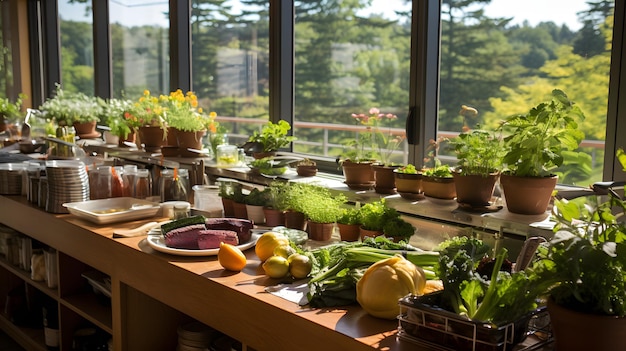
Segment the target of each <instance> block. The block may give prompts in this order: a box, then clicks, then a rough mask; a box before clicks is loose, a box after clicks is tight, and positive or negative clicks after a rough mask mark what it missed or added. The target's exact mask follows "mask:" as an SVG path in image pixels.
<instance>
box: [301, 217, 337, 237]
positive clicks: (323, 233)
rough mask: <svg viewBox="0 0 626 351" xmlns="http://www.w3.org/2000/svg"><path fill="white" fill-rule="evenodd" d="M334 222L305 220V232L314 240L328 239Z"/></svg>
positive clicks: (331, 234)
mask: <svg viewBox="0 0 626 351" xmlns="http://www.w3.org/2000/svg"><path fill="white" fill-rule="evenodd" d="M334 227H335V224H334V223H318V222H312V221H307V233H308V234H309V239H311V240H315V241H328V240H330V238H331V237H332V236H333V228H334Z"/></svg>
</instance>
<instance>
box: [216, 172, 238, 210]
mask: <svg viewBox="0 0 626 351" xmlns="http://www.w3.org/2000/svg"><path fill="white" fill-rule="evenodd" d="M241 192H242V185H241V183H239V182H236V181H233V180H230V179H222V180H220V181H219V190H218V195H219V196H220V198H221V199H222V206H223V207H224V217H235V207H234V204H235V200H234V198H235V194H236V193H237V194H239V193H241ZM237 196H239V195H237Z"/></svg>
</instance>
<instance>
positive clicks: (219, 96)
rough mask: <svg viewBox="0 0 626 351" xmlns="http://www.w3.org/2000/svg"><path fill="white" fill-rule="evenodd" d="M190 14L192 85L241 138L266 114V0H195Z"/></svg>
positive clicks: (232, 137)
mask: <svg viewBox="0 0 626 351" xmlns="http://www.w3.org/2000/svg"><path fill="white" fill-rule="evenodd" d="M191 16H192V17H191V33H192V67H193V90H194V91H195V92H196V95H197V96H198V100H199V104H200V106H203V107H205V109H210V110H211V111H215V112H216V113H217V114H218V116H220V123H221V124H222V125H223V126H224V127H226V129H227V130H228V131H229V132H230V133H231V134H230V136H229V139H230V140H229V141H230V142H231V144H232V143H238V144H239V143H241V142H243V141H245V139H247V138H248V136H249V135H250V134H252V131H253V130H254V129H258V128H259V124H260V123H265V122H266V121H267V120H268V118H269V1H236V0H227V1H223V2H219V3H218V4H216V3H215V2H213V1H206V0H194V1H192V11H191ZM231 121H238V122H237V123H234V122H231Z"/></svg>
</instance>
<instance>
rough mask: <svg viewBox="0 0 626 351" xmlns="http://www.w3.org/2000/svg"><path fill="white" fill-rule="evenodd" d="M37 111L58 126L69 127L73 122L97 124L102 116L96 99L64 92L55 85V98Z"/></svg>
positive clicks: (59, 86)
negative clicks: (94, 122) (93, 122)
mask: <svg viewBox="0 0 626 351" xmlns="http://www.w3.org/2000/svg"><path fill="white" fill-rule="evenodd" d="M39 111H40V112H41V113H43V114H44V116H45V118H47V119H54V120H55V121H56V123H58V124H59V125H68V126H71V125H72V124H74V123H75V122H78V123H85V122H92V121H96V122H99V121H100V118H99V116H101V115H102V105H101V104H100V103H99V102H98V98H95V97H92V96H87V95H85V94H83V93H80V92H78V93H70V92H67V91H64V90H63V89H62V88H61V85H59V84H57V86H56V92H55V96H54V97H53V98H50V99H48V100H46V101H45V102H44V103H43V104H42V105H41V106H40V107H39Z"/></svg>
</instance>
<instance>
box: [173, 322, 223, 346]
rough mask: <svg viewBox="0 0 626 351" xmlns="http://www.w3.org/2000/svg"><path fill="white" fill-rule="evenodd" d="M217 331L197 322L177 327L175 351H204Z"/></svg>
mask: <svg viewBox="0 0 626 351" xmlns="http://www.w3.org/2000/svg"><path fill="white" fill-rule="evenodd" d="M216 333H217V331H216V330H215V329H212V328H210V327H208V326H206V325H204V324H202V323H199V322H191V323H187V324H184V325H181V326H179V327H178V348H177V351H205V350H208V347H209V345H210V344H211V341H212V340H213V338H214V336H215V334H216Z"/></svg>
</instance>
